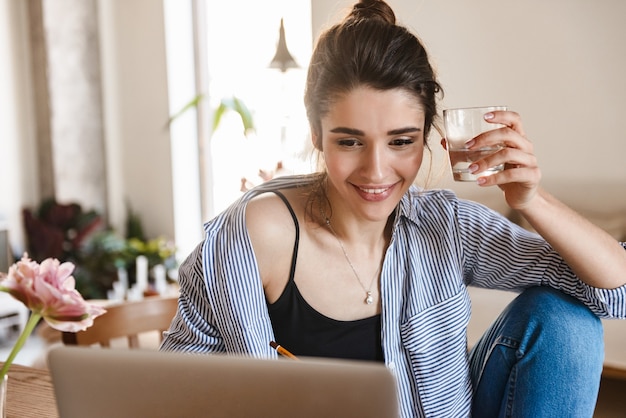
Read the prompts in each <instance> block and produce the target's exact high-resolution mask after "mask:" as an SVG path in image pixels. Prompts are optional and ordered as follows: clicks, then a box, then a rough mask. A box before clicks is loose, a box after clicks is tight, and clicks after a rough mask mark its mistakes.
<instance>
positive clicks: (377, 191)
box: [360, 187, 387, 194]
mask: <svg viewBox="0 0 626 418" xmlns="http://www.w3.org/2000/svg"><path fill="white" fill-rule="evenodd" d="M360 189H361V190H362V191H363V192H365V193H372V194H381V193H382V192H384V191H385V190H387V188H384V189H364V188H362V187H360Z"/></svg>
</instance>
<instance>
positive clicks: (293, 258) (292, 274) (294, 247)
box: [272, 190, 300, 282]
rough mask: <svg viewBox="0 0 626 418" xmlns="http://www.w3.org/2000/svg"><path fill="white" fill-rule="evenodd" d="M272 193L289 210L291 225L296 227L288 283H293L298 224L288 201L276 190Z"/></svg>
mask: <svg viewBox="0 0 626 418" xmlns="http://www.w3.org/2000/svg"><path fill="white" fill-rule="evenodd" d="M272 192H274V194H276V196H278V197H280V199H281V200H282V201H283V202H284V203H285V206H287V209H289V213H291V218H292V219H293V223H294V224H295V226H296V239H295V242H294V244H293V254H292V256H291V268H290V269H289V281H290V282H293V278H294V276H295V274H296V261H297V259H298V244H299V242H300V224H299V223H298V217H297V216H296V213H295V212H294V211H293V208H292V207H291V204H290V203H289V200H287V198H286V197H285V195H284V194H282V193H281V192H279V191H278V190H272Z"/></svg>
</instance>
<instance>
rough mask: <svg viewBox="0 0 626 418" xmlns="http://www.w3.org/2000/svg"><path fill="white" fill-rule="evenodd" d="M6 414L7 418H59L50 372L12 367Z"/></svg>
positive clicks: (18, 366)
mask: <svg viewBox="0 0 626 418" xmlns="http://www.w3.org/2000/svg"><path fill="white" fill-rule="evenodd" d="M0 364H2V363H1V362H0ZM6 412H7V418H58V416H59V413H58V412H57V403H56V399H55V397H54V389H53V388H52V379H51V377H50V373H49V372H48V370H45V369H35V368H33V367H26V366H20V365H18V364H13V365H11V368H10V369H9V386H8V391H7V411H6Z"/></svg>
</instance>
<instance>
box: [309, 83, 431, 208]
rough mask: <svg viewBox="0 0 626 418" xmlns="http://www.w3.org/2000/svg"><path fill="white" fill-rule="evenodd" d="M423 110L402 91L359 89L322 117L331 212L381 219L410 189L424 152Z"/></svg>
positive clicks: (315, 140)
mask: <svg viewBox="0 0 626 418" xmlns="http://www.w3.org/2000/svg"><path fill="white" fill-rule="evenodd" d="M424 119H425V116H424V111H423V109H422V107H421V105H420V104H419V102H418V101H417V100H416V99H415V97H413V96H411V95H410V94H408V93H407V92H405V91H404V90H400V89H392V90H375V89H372V88H368V87H357V88H356V89H354V90H352V91H350V92H349V93H347V94H346V95H344V96H341V97H340V98H339V99H338V100H337V101H335V102H334V103H333V105H332V107H331V109H330V111H329V112H328V114H327V115H325V116H324V117H322V119H321V128H322V132H321V135H322V138H321V141H320V138H313V141H314V143H316V144H318V145H321V150H322V152H323V154H324V161H325V162H326V167H327V172H328V190H327V194H328V198H329V200H330V202H331V205H332V208H333V212H337V211H339V212H344V211H347V212H349V213H351V214H353V215H354V216H356V217H359V218H362V219H364V220H369V221H383V220H386V219H387V217H388V216H389V215H390V214H391V212H392V211H393V210H394V208H395V207H396V205H397V204H398V202H399V201H400V198H401V197H402V195H403V194H404V193H405V192H406V191H407V189H408V188H409V187H410V186H411V184H412V183H413V181H414V180H415V177H416V176H417V173H418V171H419V169H420V166H421V164H422V156H423V154H424Z"/></svg>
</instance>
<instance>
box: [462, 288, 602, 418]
mask: <svg viewBox="0 0 626 418" xmlns="http://www.w3.org/2000/svg"><path fill="white" fill-rule="evenodd" d="M603 359H604V339H603V330H602V323H601V321H600V320H599V319H598V318H597V317H596V316H595V315H594V314H593V313H592V312H591V311H590V310H589V309H588V308H587V307H586V306H584V305H583V304H582V303H580V302H579V301H578V300H576V299H574V298H572V297H570V296H567V295H565V294H564V293H562V292H559V291H557V290H553V289H551V288H548V287H533V288H529V289H527V290H525V291H524V292H523V293H522V294H520V295H519V296H518V297H517V298H516V299H515V300H514V301H513V302H511V304H510V305H509V306H508V307H507V308H506V309H505V310H504V311H503V312H502V314H501V315H500V317H499V318H498V319H497V320H496V321H495V322H494V324H493V325H492V326H491V328H490V329H489V330H488V331H487V332H486V333H485V335H483V337H482V338H481V339H480V341H479V342H478V343H477V344H476V346H475V347H474V348H473V349H472V351H471V352H470V367H471V374H472V384H473V388H474V399H473V405H472V410H473V416H474V417H488V418H491V417H528V418H530V417H532V418H541V417H550V418H561V417H567V418H572V417H587V418H588V417H592V416H593V411H594V409H595V404H596V399H597V396H598V390H599V387H600V375H601V373H602V362H603Z"/></svg>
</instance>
